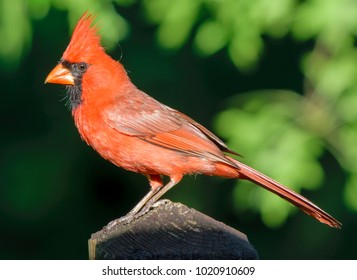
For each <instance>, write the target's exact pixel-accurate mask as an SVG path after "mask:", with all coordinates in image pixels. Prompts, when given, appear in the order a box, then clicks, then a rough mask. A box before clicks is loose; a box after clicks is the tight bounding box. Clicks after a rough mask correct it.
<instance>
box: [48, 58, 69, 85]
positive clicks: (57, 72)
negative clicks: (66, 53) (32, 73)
mask: <svg viewBox="0 0 357 280" xmlns="http://www.w3.org/2000/svg"><path fill="white" fill-rule="evenodd" d="M47 83H51V84H61V85H74V78H73V75H72V74H71V72H70V71H69V70H68V69H67V68H65V67H63V65H62V64H61V63H60V64H57V66H56V67H55V68H54V69H53V70H52V71H51V73H50V74H48V76H47V78H46V81H45V84H47Z"/></svg>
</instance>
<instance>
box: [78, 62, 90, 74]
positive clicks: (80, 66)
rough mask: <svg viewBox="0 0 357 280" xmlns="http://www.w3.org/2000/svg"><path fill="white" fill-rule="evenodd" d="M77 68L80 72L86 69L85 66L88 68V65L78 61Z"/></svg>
mask: <svg viewBox="0 0 357 280" xmlns="http://www.w3.org/2000/svg"><path fill="white" fill-rule="evenodd" d="M77 67H78V69H79V70H80V71H81V72H84V71H86V70H87V68H88V65H87V63H84V62H80V63H78V66H77Z"/></svg>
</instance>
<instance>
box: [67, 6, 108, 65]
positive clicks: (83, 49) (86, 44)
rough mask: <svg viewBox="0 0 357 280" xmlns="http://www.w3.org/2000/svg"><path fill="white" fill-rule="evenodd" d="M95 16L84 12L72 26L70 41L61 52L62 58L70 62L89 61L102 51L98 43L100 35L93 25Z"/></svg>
mask: <svg viewBox="0 0 357 280" xmlns="http://www.w3.org/2000/svg"><path fill="white" fill-rule="evenodd" d="M94 19H95V17H94V16H93V15H91V14H90V13H88V12H85V13H84V14H83V15H82V17H81V18H80V20H79V21H78V23H77V25H76V27H75V28H74V31H73V34H72V38H71V41H70V43H69V45H68V47H67V49H66V50H65V52H64V53H63V56H62V59H64V60H68V61H70V62H81V61H88V62H89V61H91V57H93V56H95V55H97V54H98V52H100V53H103V52H104V49H103V47H102V46H101V45H100V36H99V35H98V33H97V31H98V28H97V26H96V25H93V21H94Z"/></svg>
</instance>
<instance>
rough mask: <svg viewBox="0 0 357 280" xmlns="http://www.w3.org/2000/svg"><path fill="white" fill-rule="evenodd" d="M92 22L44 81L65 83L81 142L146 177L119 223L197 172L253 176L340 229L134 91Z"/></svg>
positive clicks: (187, 121)
mask: <svg viewBox="0 0 357 280" xmlns="http://www.w3.org/2000/svg"><path fill="white" fill-rule="evenodd" d="M93 21H94V16H92V15H91V14H89V13H85V14H84V15H83V16H82V17H81V18H80V19H79V21H78V23H77V25H76V27H75V29H74V31H73V34H72V38H71V40H70V43H69V45H68V46H67V48H66V50H65V52H64V53H63V55H62V58H61V59H60V61H59V63H58V64H57V66H56V67H55V68H54V69H53V70H52V71H51V72H50V73H49V75H48V76H47V78H46V81H45V83H54V84H62V85H65V86H66V92H67V95H68V103H69V106H70V108H71V111H72V116H73V118H74V122H75V125H76V127H77V129H78V131H79V134H80V136H81V138H82V139H83V140H84V141H85V142H87V144H88V145H90V146H92V147H93V149H94V150H96V151H97V152H98V153H99V154H100V155H101V156H102V157H103V158H105V159H106V160H109V161H110V162H112V163H113V164H115V165H117V166H119V167H122V168H124V169H126V170H130V171H133V172H136V173H141V174H143V175H145V176H146V177H147V179H148V180H149V184H150V191H149V192H148V193H147V194H146V195H145V196H144V197H143V199H142V200H141V201H140V202H139V203H138V204H137V205H136V206H135V207H134V208H133V209H132V210H131V211H130V212H129V213H128V214H127V215H126V216H124V217H123V218H121V219H119V220H118V222H119V221H120V222H123V221H124V222H125V223H129V222H131V221H132V220H133V219H135V218H136V217H138V216H140V215H142V214H144V213H146V212H147V211H148V210H149V209H150V208H151V207H152V206H153V205H154V204H155V203H156V202H157V201H158V199H159V198H160V197H161V196H162V195H163V194H164V193H165V192H167V191H168V190H169V189H171V188H172V187H173V186H175V185H176V184H177V183H179V182H180V181H181V179H182V177H183V176H184V175H186V174H203V175H209V176H220V177H224V178H234V179H244V180H249V181H252V182H254V183H255V184H257V185H259V186H261V187H263V188H265V189H267V190H268V191H271V192H273V193H275V194H276V195H278V196H280V197H282V198H283V199H285V200H287V201H289V202H290V203H292V204H293V205H295V206H297V207H298V208H300V209H301V210H302V211H304V212H305V213H307V214H309V215H311V216H312V217H314V218H316V219H317V220H318V221H320V222H322V223H325V224H327V225H329V226H331V227H335V228H340V227H341V223H340V222H339V221H337V220H336V219H335V218H333V217H332V216H331V215H329V214H328V213H326V212H325V211H323V210H322V209H320V208H319V207H318V206H316V205H315V204H313V203H312V202H311V201H309V200H308V199H306V198H305V197H303V196H302V195H300V194H298V193H296V192H294V191H292V190H290V189H289V188H287V187H285V186H283V185H282V184H280V183H278V182H276V181H274V180H273V179H271V178H269V177H268V176H266V175H264V174H262V173H260V172H258V171H256V170H255V169H253V168H251V167H249V166H247V165H245V164H243V163H242V162H240V161H238V160H237V159H234V158H233V157H232V156H231V155H236V156H239V154H238V153H236V152H234V151H232V150H230V149H229V148H228V147H227V146H226V144H225V143H224V142H223V141H222V140H221V139H219V138H218V137H217V136H216V135H214V134H213V133H212V132H211V131H209V130H208V129H206V128H205V127H203V126H202V125H201V124H199V123H197V122H196V121H194V120H193V119H191V118H190V117H188V116H186V115H185V114H183V113H181V112H179V111H177V110H175V109H172V108H170V107H168V106H166V105H164V104H162V103H160V102H159V101H157V100H155V99H154V98H152V97H151V96H149V95H147V94H146V93H145V92H143V91H141V90H140V89H138V88H137V87H136V86H135V85H134V84H133V83H132V82H131V80H130V78H129V77H128V74H127V72H126V71H125V69H124V67H123V65H122V64H121V63H119V62H118V61H116V60H114V59H112V58H111V57H110V56H109V55H108V54H106V52H105V50H104V48H103V47H102V46H101V43H100V36H99V34H98V30H97V27H96V25H93ZM164 176H167V177H168V178H169V181H168V183H167V184H164V183H163V177H164ZM113 224H116V222H114V223H113ZM113 224H112V225H113Z"/></svg>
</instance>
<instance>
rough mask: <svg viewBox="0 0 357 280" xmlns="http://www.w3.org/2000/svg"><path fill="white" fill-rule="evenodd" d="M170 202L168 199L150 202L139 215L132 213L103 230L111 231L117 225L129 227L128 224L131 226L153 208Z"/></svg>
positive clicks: (109, 224) (112, 222)
mask: <svg viewBox="0 0 357 280" xmlns="http://www.w3.org/2000/svg"><path fill="white" fill-rule="evenodd" d="M168 202H170V200H168V199H161V200H158V201H156V202H153V201H152V202H150V201H148V203H147V204H146V205H145V206H144V207H143V208H142V209H141V210H140V211H139V212H137V213H135V212H133V211H130V212H129V213H128V214H127V215H125V216H123V217H120V218H118V219H115V220H114V221H111V222H110V223H108V224H107V225H106V226H105V227H104V228H103V230H104V231H109V230H111V229H112V228H113V227H115V226H117V225H119V224H120V225H121V226H124V225H127V224H130V223H131V222H132V221H134V220H135V219H137V218H139V217H141V216H143V215H145V214H146V213H147V212H149V211H150V210H151V209H153V208H156V207H159V206H161V205H163V204H166V203H168Z"/></svg>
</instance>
